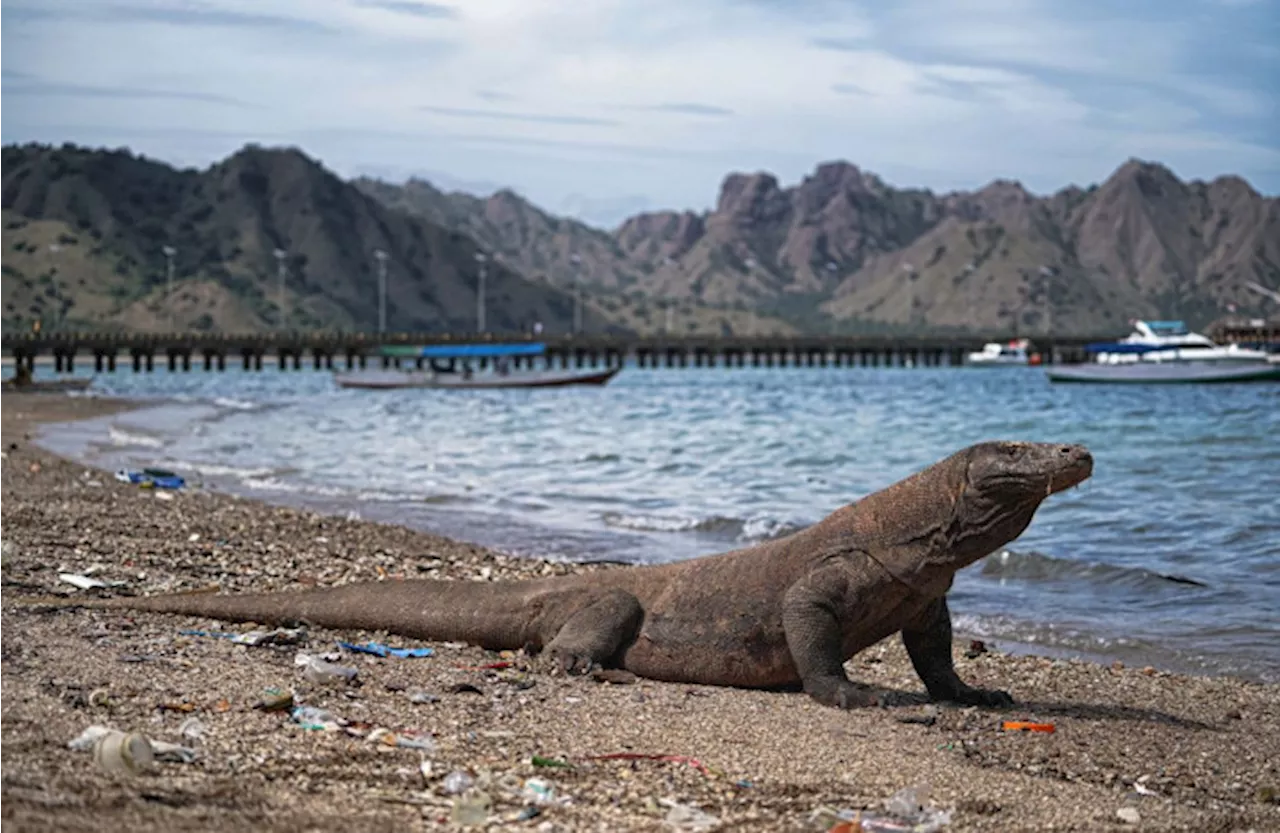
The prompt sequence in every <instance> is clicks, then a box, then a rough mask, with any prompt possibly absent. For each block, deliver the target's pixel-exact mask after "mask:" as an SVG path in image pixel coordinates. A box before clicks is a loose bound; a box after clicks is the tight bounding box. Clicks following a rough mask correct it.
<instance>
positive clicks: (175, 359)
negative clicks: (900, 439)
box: [3, 330, 1117, 373]
mask: <svg viewBox="0 0 1280 833" xmlns="http://www.w3.org/2000/svg"><path fill="white" fill-rule="evenodd" d="M1116 336H1117V334H1116V333H1097V334H1090V335H1072V336H1052V337H1044V336H1041V337H1031V344H1030V348H1029V350H1030V352H1032V353H1034V354H1035V355H1037V356H1038V357H1039V359H1040V360H1041V361H1043V362H1045V363H1051V362H1058V361H1071V360H1078V359H1079V357H1080V356H1081V355H1082V353H1083V348H1084V345H1085V344H1088V343H1089V342H1091V341H1102V340H1108V339H1112V338H1115V337H1116ZM1015 337H1016V336H1015V335H1014V334H1012V333H984V334H973V335H956V334H950V333H946V334H927V333H926V334H920V335H807V336H805V335H798V336H677V335H655V336H633V335H614V334H579V335H550V336H548V335H541V336H538V337H536V338H535V337H534V336H532V335H529V334H523V335H511V334H495V333H482V334H476V333H409V332H397V333H384V334H377V333H365V332H334V331H321V330H311V331H298V332H275V333H247V334H234V333H200V332H184V333H121V332H105V333H104V332H63V331H59V332H44V333H31V332H24V333H5V334H4V336H3V349H4V351H5V352H6V353H8V354H9V355H11V356H12V357H13V358H14V360H15V363H17V364H19V365H22V364H23V363H25V364H26V365H27V366H28V367H33V366H34V364H35V362H36V360H37V358H39V357H42V356H50V357H52V359H53V364H54V367H55V369H56V370H57V371H58V372H71V371H74V370H75V369H76V367H77V365H78V364H79V363H81V362H84V361H91V362H92V363H93V366H94V369H95V371H97V372H99V373H101V372H115V370H116V369H117V367H118V364H119V363H120V362H122V361H123V362H125V363H127V365H130V366H132V368H133V370H134V371H135V372H146V371H151V370H154V369H155V367H156V365H157V364H161V365H162V366H164V365H167V367H168V368H169V369H170V370H172V371H190V370H192V369H193V368H203V369H204V370H226V369H227V366H228V364H231V365H232V366H235V365H237V364H238V365H239V366H240V367H241V368H243V369H245V370H261V369H262V367H263V364H264V359H265V360H266V361H267V363H268V364H274V365H275V366H277V367H279V368H280V369H288V368H293V369H301V368H302V367H304V366H308V365H309V366H310V367H312V368H314V369H317V370H331V369H334V368H343V367H345V368H347V369H353V368H365V367H368V366H369V365H370V364H374V365H381V366H382V367H399V366H401V365H402V364H404V363H415V362H416V363H418V364H420V363H421V360H415V359H413V358H401V357H393V356H383V355H381V353H380V350H379V348H380V347H382V346H383V345H429V344H452V343H459V342H466V343H474V342H486V341H502V342H513V341H540V342H542V343H543V344H545V345H546V351H545V353H543V355H541V356H525V357H516V358H515V359H514V360H513V363H514V364H516V365H517V366H526V367H533V366H537V365H540V364H541V365H544V366H546V367H554V366H560V367H599V366H605V367H613V366H618V365H622V364H624V363H626V362H628V361H632V362H634V363H635V364H637V365H639V366H640V367H664V366H665V367H825V366H830V365H834V366H898V367H903V366H905V367H935V366H945V365H959V364H962V363H964V359H965V354H966V353H968V352H970V351H976V350H980V349H981V348H982V346H983V345H984V344H986V343H988V342H1007V341H1009V340H1011V339H1013V338H1015Z"/></svg>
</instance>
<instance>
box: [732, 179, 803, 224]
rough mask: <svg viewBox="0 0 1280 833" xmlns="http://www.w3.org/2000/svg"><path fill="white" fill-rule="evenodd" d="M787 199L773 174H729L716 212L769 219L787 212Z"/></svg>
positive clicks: (755, 218) (756, 218)
mask: <svg viewBox="0 0 1280 833" xmlns="http://www.w3.org/2000/svg"><path fill="white" fill-rule="evenodd" d="M786 207H787V198H786V195H785V194H784V193H783V192H782V189H781V188H779V187H778V179H777V177H775V176H774V175H773V174H767V173H755V174H738V173H734V174H729V175H728V176H727V177H725V179H724V184H723V185H721V186H720V199H719V201H718V202H717V203H716V213H717V214H728V215H732V216H736V217H742V218H750V219H754V220H763V221H769V220H773V219H776V218H777V217H779V216H780V215H781V214H783V213H785V212H786Z"/></svg>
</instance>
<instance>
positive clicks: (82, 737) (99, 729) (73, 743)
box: [67, 725, 114, 752]
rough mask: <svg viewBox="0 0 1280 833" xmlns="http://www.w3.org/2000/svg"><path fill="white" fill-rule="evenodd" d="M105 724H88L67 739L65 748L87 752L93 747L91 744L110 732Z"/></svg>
mask: <svg viewBox="0 0 1280 833" xmlns="http://www.w3.org/2000/svg"><path fill="white" fill-rule="evenodd" d="M112 731H114V730H112V729H111V728H109V727H107V726H98V725H94V726H89V727H87V728H86V729H85V730H84V731H83V732H81V733H80V734H78V735H76V736H75V737H74V738H72V739H71V740H69V741H67V748H68V749H72V750H74V751H76V752H88V751H89V750H91V749H93V745H94V744H95V743H97V742H98V738H100V737H102V736H103V735H106V734H109V733H110V732H112Z"/></svg>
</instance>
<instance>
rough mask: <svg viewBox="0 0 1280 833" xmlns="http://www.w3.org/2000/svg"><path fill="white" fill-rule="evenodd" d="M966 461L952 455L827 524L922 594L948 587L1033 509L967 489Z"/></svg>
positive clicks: (1021, 525) (1013, 533) (1016, 530)
mask: <svg viewBox="0 0 1280 833" xmlns="http://www.w3.org/2000/svg"><path fill="white" fill-rule="evenodd" d="M965 472H966V460H965V458H964V457H963V456H961V455H953V456H951V457H948V458H946V459H945V460H941V461H939V462H938V463H937V464H935V465H933V466H930V467H929V468H927V469H924V470H922V471H920V472H917V473H916V474H914V475H912V476H910V477H908V478H906V479H904V480H901V481H899V482H897V483H895V484H893V485H892V486H889V487H888V488H885V489H882V490H880V491H878V492H875V493H874V494H871V495H868V496H866V497H864V498H862V499H861V500H858V501H856V502H855V503H853V504H850V505H849V506H848V507H846V508H845V509H844V510H842V511H840V512H837V513H835V514H834V515H833V516H831V517H830V518H829V519H828V520H827V522H826V523H828V524H831V525H833V526H834V527H836V528H837V529H840V531H841V532H842V533H843V534H844V535H851V536H852V537H851V538H849V539H846V540H851V541H854V542H856V546H858V547H859V548H861V549H863V550H865V551H866V553H867V554H868V555H869V556H870V557H871V558H873V559H874V560H875V561H877V562H879V563H880V564H881V565H882V566H883V567H884V568H885V569H886V570H887V571H888V572H889V573H890V574H891V575H893V576H894V577H895V578H897V579H898V580H899V581H901V582H903V583H904V584H906V585H908V586H910V587H912V588H915V589H917V590H922V591H923V590H925V589H927V588H932V587H935V586H936V585H938V584H945V583H949V582H950V581H951V578H952V576H954V574H955V572H956V571H957V570H959V569H961V568H962V567H966V566H968V565H969V564H972V563H973V562H975V561H977V560H979V559H981V558H984V557H985V556H987V555H989V554H990V553H992V552H993V551H995V550H996V549H998V548H1000V547H1001V546H1003V545H1004V544H1007V543H1008V542H1009V541H1012V540H1013V539H1015V538H1017V537H1018V535H1020V534H1021V533H1022V531H1023V530H1024V529H1026V527H1027V525H1028V524H1029V523H1030V522H1031V517H1032V514H1033V513H1034V510H1035V507H1034V506H1032V507H1030V508H1029V510H1030V511H1027V509H1026V508H1024V507H1021V506H1010V505H1001V504H997V503H993V502H991V501H986V500H983V499H981V497H980V496H979V495H977V494H976V493H975V491H974V490H972V489H971V488H969V487H968V485H967V479H966V474H965Z"/></svg>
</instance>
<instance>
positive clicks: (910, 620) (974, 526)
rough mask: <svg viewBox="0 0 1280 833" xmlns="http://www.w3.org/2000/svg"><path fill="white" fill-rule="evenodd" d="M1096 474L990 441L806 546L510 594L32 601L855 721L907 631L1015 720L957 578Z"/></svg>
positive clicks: (933, 677)
mask: <svg viewBox="0 0 1280 833" xmlns="http://www.w3.org/2000/svg"><path fill="white" fill-rule="evenodd" d="M1092 471H1093V458H1092V457H1091V456H1090V455H1089V452H1088V451H1087V450H1086V449H1085V448H1083V447H1082V446H1075V445H1059V444H1045V443H1021V442H990V443H980V444H978V445H974V446H970V447H968V448H965V449H962V450H960V451H958V452H956V453H955V454H952V455H951V456H949V457H947V458H945V459H943V460H941V461H940V462H938V463H935V464H934V465H932V466H930V467H928V468H926V469H924V470H923V471H920V472H917V473H916V474H913V475H911V476H910V477H907V478H905V479H903V480H901V481H899V482H897V483H895V484H893V485H891V486H889V487H887V488H885V489H882V490H881V491H879V492H875V493H874V494H871V495H868V496H867V497H864V498H862V499H861V500H859V501H857V502H855V503H852V504H849V505H848V506H845V507H843V508H841V509H838V510H837V511H835V512H833V513H832V514H831V515H828V516H827V517H826V518H825V519H823V520H822V521H820V522H819V523H817V524H815V525H813V526H811V527H809V528H808V529H805V530H802V531H800V532H797V533H795V534H793V535H789V536H787V537H785V538H780V539H778V540H775V541H769V542H766V543H763V544H759V545H757V546H753V547H748V548H745V549H740V550H734V551H732V552H727V553H721V554H719V555H711V556H706V557H703V558H697V559H693V560H689V561H684V562H678V563H674V564H663V565H655V566H644V567H631V568H621V569H616V570H606V571H602V572H599V573H594V574H590V575H581V576H559V577H554V578H547V579H535V580H530V581H520V582H509V583H498V584H490V583H480V582H450V581H430V580H416V581H383V582H368V583H358V584H348V585H343V586H340V587H333V588H328V589H317V590H306V591H299V592H286V593H250V594H235V595H212V594H173V595H164V596H151V597H144V598H114V599H96V600H84V601H65V600H61V599H59V600H57V601H53V602H50V601H48V600H39V601H35V600H29V601H28V602H27V603H28V604H53V605H55V606H61V607H92V608H105V609H119V610H137V611H153V612H158V613H179V614H187V615H194V616H206V617H210V618H214V619H223V620H229V621H238V622H248V621H252V622H260V623H263V624H268V625H281V624H289V623H293V622H308V623H310V624H312V625H314V626H319V627H328V628H337V629H367V630H385V631H388V632H391V633H395V634H399V635H403V636H409V637H417V638H422V639H430V640H454V641H461V642H468V643H472V644H476V645H480V646H482V647H485V648H489V649H515V648H529V649H532V650H541V651H543V652H545V653H546V654H547V655H549V656H550V657H551V659H552V660H553V661H555V662H556V663H557V664H559V666H560V667H561V668H563V669H565V670H566V671H569V672H571V673H583V672H586V671H588V670H589V669H591V668H593V667H595V666H597V665H603V666H606V667H619V668H624V669H626V670H628V671H631V672H633V673H635V674H637V675H639V676H641V677H647V678H650V679H655V680H668V681H672V682H685V683H703V684H708V685H725V686H737V687H742V688H782V687H788V686H795V685H797V684H798V685H800V686H802V687H803V689H804V690H805V691H806V692H808V693H809V695H810V696H812V697H813V698H814V699H816V700H817V701H819V702H821V703H824V704H826V705H830V706H837V707H840V708H852V707H856V706H864V705H870V704H873V703H876V702H878V701H877V699H876V698H875V697H874V696H873V695H872V694H871V693H870V692H869V690H868V689H867V688H866V687H864V686H861V685H859V684H857V683H854V682H852V681H850V680H849V679H848V677H847V676H846V675H845V672H844V667H843V666H844V663H845V662H846V661H847V660H849V659H850V658H851V657H852V656H854V655H855V654H857V653H858V652H859V651H861V650H862V649H864V648H867V647H869V646H871V645H873V644H875V643H876V642H879V641H880V640H882V639H884V638H885V637H888V636H891V635H892V634H894V633H898V632H901V633H902V639H903V643H904V644H905V645H906V648H907V652H908V654H909V655H910V657H911V662H912V664H913V666H914V667H915V670H916V673H917V674H919V676H920V679H921V680H922V681H923V682H924V685H925V689H926V690H927V691H928V693H929V696H930V698H932V699H933V700H950V701H957V702H960V703H965V704H971V705H982V706H1004V705H1011V704H1012V702H1013V700H1012V698H1011V697H1010V696H1009V695H1008V694H1007V693H1005V692H1003V691H986V690H983V689H977V688H973V687H971V686H969V685H967V684H965V683H964V682H963V681H962V680H961V679H960V678H959V677H958V676H957V675H956V671H955V667H954V665H953V662H952V657H951V614H950V612H949V610H948V608H947V599H946V594H947V591H948V590H949V589H950V587H951V582H952V580H953V578H954V576H955V573H956V571H957V570H959V569H961V568H962V567H965V566H967V565H969V564H972V563H973V562H975V561H978V560H979V559H981V558H983V557H984V556H986V555H988V554H990V553H992V552H994V551H996V550H998V549H999V548H1000V547H1003V546H1004V545H1006V544H1008V543H1009V542H1010V541H1012V540H1014V539H1015V538H1017V537H1018V536H1019V535H1021V534H1022V532H1023V530H1024V529H1026V527H1027V525H1028V524H1029V523H1030V522H1031V519H1032V516H1033V515H1034V514H1035V511H1036V509H1037V508H1038V507H1039V505H1040V503H1041V501H1043V500H1044V499H1045V498H1046V497H1047V496H1049V495H1050V494H1053V493H1054V492H1058V491H1062V490H1063V489H1067V488H1070V487H1072V486H1074V485H1076V484H1078V483H1080V482H1081V481H1083V480H1085V479H1086V478H1088V477H1089V476H1090V475H1091V474H1092Z"/></svg>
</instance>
